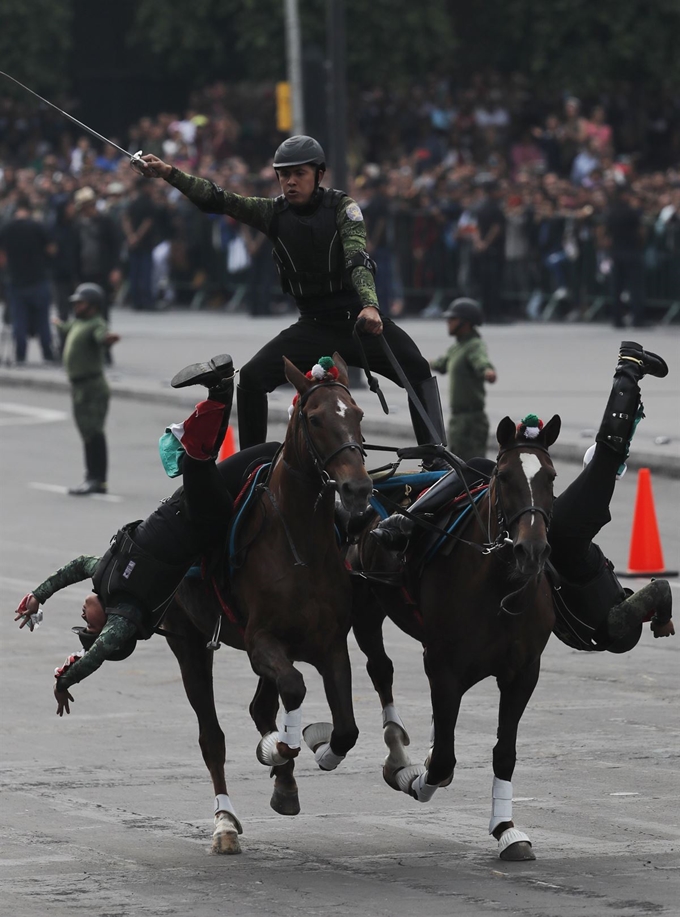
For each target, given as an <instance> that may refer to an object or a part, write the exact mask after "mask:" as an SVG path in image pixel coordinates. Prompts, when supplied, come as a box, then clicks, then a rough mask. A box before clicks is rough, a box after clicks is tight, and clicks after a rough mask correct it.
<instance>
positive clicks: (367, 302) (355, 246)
mask: <svg viewBox="0 0 680 917" xmlns="http://www.w3.org/2000/svg"><path fill="white" fill-rule="evenodd" d="M336 225H337V227H338V232H339V233H340V243H341V245H342V252H343V255H344V257H345V261H348V260H349V259H350V258H351V257H352V255H356V254H357V253H358V252H361V251H366V224H365V223H364V217H363V214H362V213H361V209H360V207H359V205H358V204H357V202H356V201H353V200H352V198H351V197H343V199H342V200H341V201H340V204H339V205H338V209H337V215H336ZM352 283H353V284H354V289H355V290H356V291H357V293H358V294H359V299H360V300H361V305H362V306H363V308H364V309H365V308H366V307H367V306H373V307H374V308H375V309H379V308H380V306H379V304H378V294H377V293H376V290H375V280H374V279H373V274H372V273H371V272H370V271H369V270H368V268H366V267H355V268H354V270H353V271H352Z"/></svg>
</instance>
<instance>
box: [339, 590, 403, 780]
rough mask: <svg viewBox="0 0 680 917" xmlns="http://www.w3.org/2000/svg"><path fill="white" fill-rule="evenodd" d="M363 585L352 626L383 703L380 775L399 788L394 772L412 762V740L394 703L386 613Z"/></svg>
mask: <svg viewBox="0 0 680 917" xmlns="http://www.w3.org/2000/svg"><path fill="white" fill-rule="evenodd" d="M362 585H363V587H364V591H361V592H360V591H359V588H355V591H354V606H353V615H352V617H353V624H352V629H353V630H354V636H355V638H356V641H357V643H358V645H359V649H360V650H361V652H362V653H363V654H364V656H366V671H367V672H368V677H369V678H370V679H371V682H372V684H373V687H374V688H375V690H376V692H377V694H378V696H379V698H380V703H381V705H382V721H383V739H384V741H385V744H386V745H387V747H388V749H389V753H388V755H387V757H386V758H385V761H384V764H383V778H384V779H385V782H386V783H388V784H389V786H391V787H392V788H393V789H395V790H398V789H399V787H398V786H397V784H396V782H395V780H394V775H395V774H396V772H397V771H398V770H401V769H402V768H403V767H408V766H409V765H410V763H411V759H410V758H409V756H408V754H407V752H406V746H407V745H410V744H411V740H410V738H409V735H408V732H407V731H406V727H405V726H404V723H403V722H402V719H401V717H400V716H399V712H398V711H397V708H396V706H395V704H394V694H393V693H392V685H393V683H394V665H393V664H392V660H391V659H390V657H389V656H388V655H387V653H386V652H385V643H384V640H383V632H382V628H383V622H384V620H385V615H384V614H383V613H382V612H380V613H378V612H376V611H375V610H374V609H375V602H370V601H369V600H368V598H369V596H370V593H368V589H367V587H366V585H365V584H362Z"/></svg>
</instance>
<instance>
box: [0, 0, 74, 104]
mask: <svg viewBox="0 0 680 917" xmlns="http://www.w3.org/2000/svg"><path fill="white" fill-rule="evenodd" d="M72 19H73V3H72V0H60V2H58V3H55V2H54V0H2V2H0V61H1V62H2V63H1V64H0V66H1V68H2V70H4V71H5V72H6V73H9V74H11V76H13V77H15V78H16V79H17V80H20V81H21V82H22V83H26V85H27V86H30V87H31V89H35V90H36V91H37V92H41V94H45V93H48V92H51V93H52V94H54V92H55V90H57V91H61V90H63V89H66V88H67V82H68V78H67V73H68V68H67V60H68V53H69V50H70V48H71V23H72ZM2 83H3V85H2V92H3V93H7V94H9V93H11V92H14V90H13V89H12V88H11V84H10V83H9V81H8V80H3V81H2ZM21 91H22V90H20V89H18V87H17V88H16V92H21Z"/></svg>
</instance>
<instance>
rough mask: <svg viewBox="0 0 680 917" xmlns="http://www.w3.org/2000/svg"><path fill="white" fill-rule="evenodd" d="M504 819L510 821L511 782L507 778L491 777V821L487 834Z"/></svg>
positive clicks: (491, 832)
mask: <svg viewBox="0 0 680 917" xmlns="http://www.w3.org/2000/svg"><path fill="white" fill-rule="evenodd" d="M504 821H512V783H511V782H510V781H509V780H499V779H498V777H494V778H493V788H492V790H491V821H490V822H489V834H493V832H494V830H495V829H496V828H497V827H498V826H499V825H500V824H501V822H504Z"/></svg>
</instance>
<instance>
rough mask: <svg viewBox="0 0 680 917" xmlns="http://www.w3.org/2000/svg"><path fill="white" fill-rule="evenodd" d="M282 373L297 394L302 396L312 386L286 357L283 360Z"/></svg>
mask: <svg viewBox="0 0 680 917" xmlns="http://www.w3.org/2000/svg"><path fill="white" fill-rule="evenodd" d="M283 366H284V372H285V374H286V379H288V381H289V382H290V384H291V385H294V386H295V388H296V389H297V390H298V392H299V393H300V394H301V395H302V394H304V392H306V391H307V389H308V388H311V387H312V385H314V382H313V381H312V380H311V379H308V378H307V376H305V374H304V373H302V372H300V370H299V369H298V368H297V366H294V365H293V364H292V363H291V362H290V360H289V359H288V357H284V358H283Z"/></svg>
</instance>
